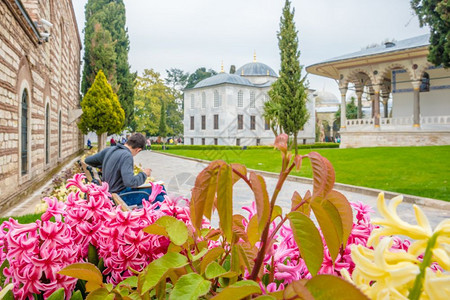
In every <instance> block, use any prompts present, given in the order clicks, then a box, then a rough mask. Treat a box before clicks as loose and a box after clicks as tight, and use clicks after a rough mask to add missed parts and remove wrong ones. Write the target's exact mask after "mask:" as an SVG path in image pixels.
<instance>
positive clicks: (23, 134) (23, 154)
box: [20, 89, 28, 175]
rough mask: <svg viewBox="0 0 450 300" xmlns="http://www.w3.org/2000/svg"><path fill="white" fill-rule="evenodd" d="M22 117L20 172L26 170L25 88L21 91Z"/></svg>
mask: <svg viewBox="0 0 450 300" xmlns="http://www.w3.org/2000/svg"><path fill="white" fill-rule="evenodd" d="M21 105H22V117H21V128H22V131H21V144H22V147H21V149H20V156H21V160H22V170H21V174H22V175H24V174H26V173H27V172H28V91H27V90H26V89H24V90H23V92H22V102H21Z"/></svg>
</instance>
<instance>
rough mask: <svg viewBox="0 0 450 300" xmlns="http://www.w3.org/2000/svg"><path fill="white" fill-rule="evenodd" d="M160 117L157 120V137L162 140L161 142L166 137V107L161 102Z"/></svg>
mask: <svg viewBox="0 0 450 300" xmlns="http://www.w3.org/2000/svg"><path fill="white" fill-rule="evenodd" d="M160 115H161V117H160V118H159V130H158V135H159V136H160V137H162V138H163V141H164V140H165V138H166V137H167V124H166V105H165V104H164V101H161V113H160Z"/></svg>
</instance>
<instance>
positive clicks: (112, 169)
mask: <svg viewBox="0 0 450 300" xmlns="http://www.w3.org/2000/svg"><path fill="white" fill-rule="evenodd" d="M144 147H145V137H144V136H143V135H142V134H140V133H136V134H134V135H132V136H131V137H130V138H129V139H128V141H127V142H126V143H125V145H122V144H116V146H112V147H109V148H106V149H104V150H102V151H101V152H99V153H97V154H95V155H92V156H89V157H86V159H85V162H86V164H88V165H91V166H93V167H96V168H101V169H102V174H103V175H102V180H103V181H105V182H107V183H108V184H109V192H110V193H117V194H119V195H121V197H122V199H123V200H124V201H125V203H127V204H128V205H142V199H143V198H147V199H148V196H146V195H145V194H142V193H141V194H139V193H134V194H129V195H122V194H125V193H127V192H134V191H145V192H147V193H149V194H151V191H152V190H151V188H145V189H142V188H139V189H138V188H137V187H138V186H140V185H142V184H143V183H145V180H146V179H147V177H149V176H150V174H151V169H144V171H143V172H140V173H139V174H137V175H134V161H133V157H134V156H136V155H137V154H138V153H139V152H141V151H142V149H144ZM164 194H165V191H163V192H161V193H160V194H159V195H158V196H157V197H156V199H155V201H160V202H161V201H163V200H164Z"/></svg>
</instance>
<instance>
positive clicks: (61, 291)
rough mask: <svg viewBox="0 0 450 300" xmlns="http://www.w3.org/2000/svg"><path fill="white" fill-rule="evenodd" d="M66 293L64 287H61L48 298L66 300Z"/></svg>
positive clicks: (49, 299)
mask: <svg viewBox="0 0 450 300" xmlns="http://www.w3.org/2000/svg"><path fill="white" fill-rule="evenodd" d="M64 295H65V294H64V288H60V289H57V290H56V291H54V292H53V293H52V294H51V295H50V296H49V297H48V298H47V300H64Z"/></svg>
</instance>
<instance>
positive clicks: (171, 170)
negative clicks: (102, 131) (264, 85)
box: [2, 151, 450, 228]
mask: <svg viewBox="0 0 450 300" xmlns="http://www.w3.org/2000/svg"><path fill="white" fill-rule="evenodd" d="M75 161H76V159H75V160H74V161H73V162H75ZM135 162H136V163H137V164H141V165H142V166H143V167H144V168H151V169H152V170H153V172H152V176H153V177H154V178H155V179H156V180H162V181H164V183H165V186H166V189H167V190H168V192H169V194H172V195H174V196H184V197H187V198H190V193H191V189H192V187H193V186H194V183H195V178H196V176H197V174H198V173H199V172H200V171H201V170H203V169H204V168H205V167H206V166H207V163H204V162H199V161H194V160H190V159H183V158H179V157H174V156H168V155H164V154H161V153H158V152H153V151H141V152H140V153H139V154H138V155H137V156H136V157H135ZM69 166H71V164H68V165H67V167H69ZM263 176H264V178H265V180H266V184H267V189H268V191H269V195H271V194H272V192H273V190H274V188H275V185H276V182H277V178H276V177H274V176H273V175H272V174H266V176H265V175H263ZM49 184H50V182H49ZM43 189H45V186H44V187H42V188H41V189H40V190H38V191H36V192H35V193H34V195H33V196H31V197H29V198H28V199H25V200H24V201H23V202H22V203H21V204H19V205H18V206H15V207H13V208H11V209H10V210H8V211H6V212H4V213H3V214H2V216H11V215H14V216H19V215H23V214H28V213H34V212H35V208H36V205H37V204H38V203H39V202H40V200H41V199H42V195H41V191H42V190H43ZM335 189H336V190H338V191H339V192H341V193H343V194H344V195H345V196H346V197H347V199H348V200H350V201H353V202H357V201H361V202H363V203H366V204H369V205H370V206H371V207H373V208H374V210H375V207H376V193H377V192H378V191H375V190H369V189H363V188H359V187H353V188H351V187H350V188H349V187H348V186H346V185H337V186H336V187H335ZM307 190H312V185H311V184H309V183H302V182H297V181H295V180H291V179H288V180H287V181H286V182H285V185H284V186H283V189H282V190H281V192H280V194H279V197H278V200H277V205H280V206H281V207H282V208H283V211H284V212H287V211H288V209H289V208H290V199H291V197H292V194H293V192H294V191H297V192H298V193H299V194H300V195H302V196H303V195H304V194H305V192H306V191H307ZM352 190H353V191H352ZM367 191H369V192H371V193H369V195H368V194H367ZM233 197H234V210H235V212H237V213H244V211H243V210H242V208H241V207H242V206H248V205H250V204H251V202H252V200H253V194H252V192H251V191H250V189H249V188H248V186H247V185H246V184H245V183H244V182H243V181H240V182H238V183H237V184H236V185H235V187H234V190H233ZM386 198H387V199H391V198H388V197H386ZM430 202H433V203H432V204H435V203H437V204H438V205H441V207H440V208H433V207H429V204H430ZM419 206H420V207H421V208H422V209H423V211H424V212H425V214H426V215H427V217H428V219H429V221H430V224H431V226H432V227H433V228H434V227H435V226H436V225H437V224H438V223H439V222H441V221H442V220H444V219H446V218H450V203H448V202H447V203H446V202H442V201H438V202H436V200H434V201H433V200H428V201H424V203H423V205H419ZM398 211H399V214H400V216H401V217H402V218H403V219H404V220H405V221H407V222H409V223H415V217H414V211H413V208H412V205H411V204H410V203H402V204H401V205H400V206H399V210H398ZM244 215H245V213H244ZM373 216H378V213H377V212H375V213H374V214H373Z"/></svg>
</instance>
